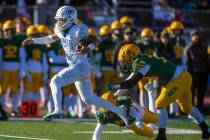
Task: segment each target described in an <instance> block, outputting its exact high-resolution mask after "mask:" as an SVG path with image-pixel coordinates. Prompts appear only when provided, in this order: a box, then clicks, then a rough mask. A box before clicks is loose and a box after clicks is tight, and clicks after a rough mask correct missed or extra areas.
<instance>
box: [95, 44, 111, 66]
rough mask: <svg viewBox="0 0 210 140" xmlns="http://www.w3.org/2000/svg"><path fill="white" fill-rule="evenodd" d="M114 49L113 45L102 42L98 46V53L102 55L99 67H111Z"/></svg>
mask: <svg viewBox="0 0 210 140" xmlns="http://www.w3.org/2000/svg"><path fill="white" fill-rule="evenodd" d="M114 47H115V43H113V42H109V43H106V42H104V41H102V42H101V43H100V44H99V46H98V49H99V50H98V51H99V52H100V53H101V54H102V59H101V66H102V67H103V66H105V67H112V65H113V57H114Z"/></svg>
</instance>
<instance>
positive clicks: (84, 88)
mask: <svg viewBox="0 0 210 140" xmlns="http://www.w3.org/2000/svg"><path fill="white" fill-rule="evenodd" d="M75 85H76V87H77V90H78V93H79V95H80V96H81V99H82V101H83V102H85V103H86V104H92V105H95V106H97V107H102V108H105V109H106V110H110V111H112V112H114V113H116V114H118V115H119V116H120V117H121V118H122V119H123V120H124V122H125V123H126V125H128V120H127V113H126V112H125V110H124V109H122V108H118V107H117V106H115V105H113V104H111V103H110V102H108V101H106V100H104V99H102V98H100V97H97V96H95V95H94V94H93V91H92V86H91V81H90V80H89V79H88V76H83V77H82V79H80V80H79V81H76V82H75Z"/></svg>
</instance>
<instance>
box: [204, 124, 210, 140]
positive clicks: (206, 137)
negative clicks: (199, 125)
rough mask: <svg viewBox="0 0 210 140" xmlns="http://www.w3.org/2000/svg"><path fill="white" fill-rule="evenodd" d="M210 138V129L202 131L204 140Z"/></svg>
mask: <svg viewBox="0 0 210 140" xmlns="http://www.w3.org/2000/svg"><path fill="white" fill-rule="evenodd" d="M209 138H210V127H208V129H207V130H205V131H202V140H209Z"/></svg>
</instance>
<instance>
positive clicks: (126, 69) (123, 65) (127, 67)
mask: <svg viewBox="0 0 210 140" xmlns="http://www.w3.org/2000/svg"><path fill="white" fill-rule="evenodd" d="M118 64H119V68H120V71H121V72H123V73H130V72H131V63H128V62H124V61H119V62H118Z"/></svg>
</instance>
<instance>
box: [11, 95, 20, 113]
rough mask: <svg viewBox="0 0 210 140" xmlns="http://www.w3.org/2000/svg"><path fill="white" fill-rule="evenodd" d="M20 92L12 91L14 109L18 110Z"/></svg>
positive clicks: (14, 110)
mask: <svg viewBox="0 0 210 140" xmlns="http://www.w3.org/2000/svg"><path fill="white" fill-rule="evenodd" d="M18 102H19V93H12V111H13V112H18Z"/></svg>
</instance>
